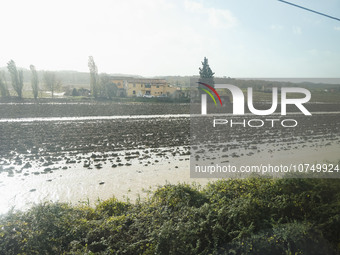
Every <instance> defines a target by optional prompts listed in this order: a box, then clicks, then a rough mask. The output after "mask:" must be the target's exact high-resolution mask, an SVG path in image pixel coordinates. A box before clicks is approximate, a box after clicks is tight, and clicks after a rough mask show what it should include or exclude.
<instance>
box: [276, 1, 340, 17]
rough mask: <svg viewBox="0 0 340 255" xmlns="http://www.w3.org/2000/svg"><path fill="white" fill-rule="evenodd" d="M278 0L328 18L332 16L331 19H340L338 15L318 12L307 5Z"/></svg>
mask: <svg viewBox="0 0 340 255" xmlns="http://www.w3.org/2000/svg"><path fill="white" fill-rule="evenodd" d="M278 1H280V2H282V3H286V4H290V5H293V6H295V7H298V8H301V9H304V10H306V11H310V12H314V13H316V14H319V15H322V16H325V17H327V18H330V19H335V20H337V21H340V19H339V18H336V17H332V16H329V15H327V14H324V13H322V12H317V11H314V10H311V9H308V8H306V7H303V6H300V5H297V4H293V3H290V2H287V1H284V0H278Z"/></svg>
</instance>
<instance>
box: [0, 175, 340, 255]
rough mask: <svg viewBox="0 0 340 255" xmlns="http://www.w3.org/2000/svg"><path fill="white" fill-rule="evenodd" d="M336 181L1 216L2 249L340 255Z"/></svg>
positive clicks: (278, 182) (256, 182)
mask: <svg viewBox="0 0 340 255" xmlns="http://www.w3.org/2000/svg"><path fill="white" fill-rule="evenodd" d="M339 212H340V180H338V179H268V178H267V179H266V178H248V179H237V180H218V181H215V182H213V183H210V184H208V185H207V186H205V187H204V188H200V187H198V186H192V185H188V184H178V185H170V184H167V185H165V186H162V187H159V188H158V189H157V190H156V191H154V192H153V193H152V194H151V196H150V197H149V198H147V199H145V200H143V201H137V202H136V203H130V202H122V201H119V200H117V199H116V198H114V197H113V198H111V199H108V200H106V201H102V202H99V203H98V204H97V205H96V207H95V208H91V207H89V206H84V205H83V206H71V205H68V204H62V203H44V204H41V205H37V206H34V207H32V208H31V209H30V210H28V211H25V212H9V213H8V214H6V215H3V216H1V218H0V254H340V214H339Z"/></svg>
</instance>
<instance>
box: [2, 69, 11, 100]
mask: <svg viewBox="0 0 340 255" xmlns="http://www.w3.org/2000/svg"><path fill="white" fill-rule="evenodd" d="M0 93H1V97H8V96H9V91H8V88H7V84H6V80H5V77H4V75H3V73H2V72H0Z"/></svg>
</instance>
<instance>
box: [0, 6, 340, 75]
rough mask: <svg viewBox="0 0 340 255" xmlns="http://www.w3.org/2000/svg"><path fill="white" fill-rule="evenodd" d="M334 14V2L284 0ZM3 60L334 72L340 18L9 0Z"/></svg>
mask: <svg viewBox="0 0 340 255" xmlns="http://www.w3.org/2000/svg"><path fill="white" fill-rule="evenodd" d="M290 1H291V2H293V3H296V4H300V5H303V6H305V7H307V8H310V9H314V10H317V11H320V12H324V13H327V14H329V15H331V16H335V17H338V18H340V1H339V0H323V1H320V0H290ZM0 24H1V39H0V49H1V54H0V66H6V63H7V62H8V61H9V60H10V59H13V60H14V61H15V62H16V63H17V66H20V67H26V68H29V65H30V64H34V65H35V66H36V68H37V69H44V70H77V71H88V67H87V61H88V56H90V55H92V56H93V57H94V60H95V62H96V64H97V66H98V69H99V72H107V73H125V74H140V75H144V76H155V75H194V74H198V67H199V66H200V65H201V61H202V60H203V57H204V56H206V57H208V59H209V64H210V66H211V68H212V69H213V71H215V73H216V76H230V77H340V22H339V21H336V20H332V19H329V18H326V17H323V16H319V15H317V14H313V13H310V12H307V11H304V10H301V9H298V8H296V7H293V6H290V5H287V4H284V3H281V2H279V1H277V0H256V1H255V0H238V1H235V0H215V1H214V0H210V1H200V0H183V1H171V0H97V1H89V0H85V1H84V0H81V1H80V0H79V1H76V0H67V1H66V0H58V1H57V0H56V1H50V0H30V1H27V0H11V1H3V2H2V4H1V15H0Z"/></svg>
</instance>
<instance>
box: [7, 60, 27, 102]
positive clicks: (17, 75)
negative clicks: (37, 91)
mask: <svg viewBox="0 0 340 255" xmlns="http://www.w3.org/2000/svg"><path fill="white" fill-rule="evenodd" d="M7 68H8V71H9V73H10V75H11V80H12V86H13V89H14V90H15V92H16V93H17V95H18V97H19V98H22V89H23V87H24V79H23V72H22V70H20V71H18V70H17V66H16V65H15V62H14V61H13V60H10V61H9V62H8V63H7Z"/></svg>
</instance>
